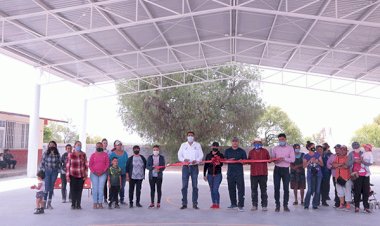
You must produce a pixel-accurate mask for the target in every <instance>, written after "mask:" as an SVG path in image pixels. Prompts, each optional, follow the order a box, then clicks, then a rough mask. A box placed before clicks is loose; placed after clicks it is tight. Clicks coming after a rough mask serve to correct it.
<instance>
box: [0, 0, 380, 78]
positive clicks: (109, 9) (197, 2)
mask: <svg viewBox="0 0 380 226" xmlns="http://www.w3.org/2000/svg"><path fill="white" fill-rule="evenodd" d="M0 28H1V30H0V31H1V40H0V41H1V42H0V50H1V52H3V53H5V54H7V55H11V56H12V57H16V58H19V59H21V60H23V61H26V62H28V63H29V64H32V65H33V66H36V67H43V68H44V69H46V70H48V71H50V72H52V73H54V74H56V75H58V76H60V77H63V78H65V79H69V80H72V81H74V82H77V83H81V84H92V83H100V82H105V81H110V80H119V79H129V78H130V79H134V78H139V77H142V76H150V75H156V74H157V75H160V74H161V75H162V74H167V73H171V72H180V71H187V70H191V69H194V68H207V67H210V66H213V65H217V64H224V63H228V62H244V63H250V64H254V65H260V66H266V67H273V68H278V69H284V70H296V71H301V72H306V73H317V74H324V75H328V76H333V77H337V78H344V79H347V78H348V79H356V80H358V81H371V82H380V1H378V0H355V1H352V0H337V1H336V0H104V1H95V0H33V1H30V0H0Z"/></svg>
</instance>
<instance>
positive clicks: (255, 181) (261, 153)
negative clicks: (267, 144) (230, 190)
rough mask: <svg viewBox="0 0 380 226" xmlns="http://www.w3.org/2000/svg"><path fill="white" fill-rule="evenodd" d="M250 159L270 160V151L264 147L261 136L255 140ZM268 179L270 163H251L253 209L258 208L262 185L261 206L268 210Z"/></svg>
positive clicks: (249, 155)
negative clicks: (258, 188)
mask: <svg viewBox="0 0 380 226" xmlns="http://www.w3.org/2000/svg"><path fill="white" fill-rule="evenodd" d="M248 159H250V160H269V159H270V156H269V152H268V150H267V149H265V148H263V144H262V141H261V138H255V140H254V141H253V149H252V150H251V151H249V154H248ZM267 181H268V164H267V163H266V162H260V163H251V198H252V209H251V210H252V211H255V210H257V206H258V190H257V187H258V186H259V185H260V192H261V207H262V210H263V211H267V206H268V195H267Z"/></svg>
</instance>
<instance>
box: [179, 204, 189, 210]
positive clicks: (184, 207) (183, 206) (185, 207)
mask: <svg viewBox="0 0 380 226" xmlns="http://www.w3.org/2000/svg"><path fill="white" fill-rule="evenodd" d="M179 209H181V210H184V209H187V206H186V205H182V206H181V208H179Z"/></svg>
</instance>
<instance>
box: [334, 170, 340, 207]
mask: <svg viewBox="0 0 380 226" xmlns="http://www.w3.org/2000/svg"><path fill="white" fill-rule="evenodd" d="M332 180H333V184H334V194H335V195H334V203H335V204H334V205H335V207H339V205H340V200H339V196H338V192H337V191H336V178H335V177H333V178H332Z"/></svg>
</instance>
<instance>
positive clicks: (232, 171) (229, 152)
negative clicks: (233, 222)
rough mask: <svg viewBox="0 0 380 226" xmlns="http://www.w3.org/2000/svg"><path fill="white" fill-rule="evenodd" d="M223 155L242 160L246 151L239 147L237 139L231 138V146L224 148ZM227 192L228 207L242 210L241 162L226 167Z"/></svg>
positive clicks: (243, 191) (242, 179) (242, 181)
mask: <svg viewBox="0 0 380 226" xmlns="http://www.w3.org/2000/svg"><path fill="white" fill-rule="evenodd" d="M224 157H225V158H226V159H228V160H244V159H247V153H246V152H245V151H244V150H243V149H241V148H240V147H239V139H238V138H237V137H234V138H232V146H231V147H230V148H228V149H226V150H225V152H224ZM227 182H228V193H229V195H230V201H231V205H230V206H229V207H228V209H236V207H237V208H238V210H239V211H241V212H242V211H244V195H245V185H244V170H243V164H241V163H229V164H228V169H227ZM236 188H237V190H238V199H239V202H237V200H236Z"/></svg>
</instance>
